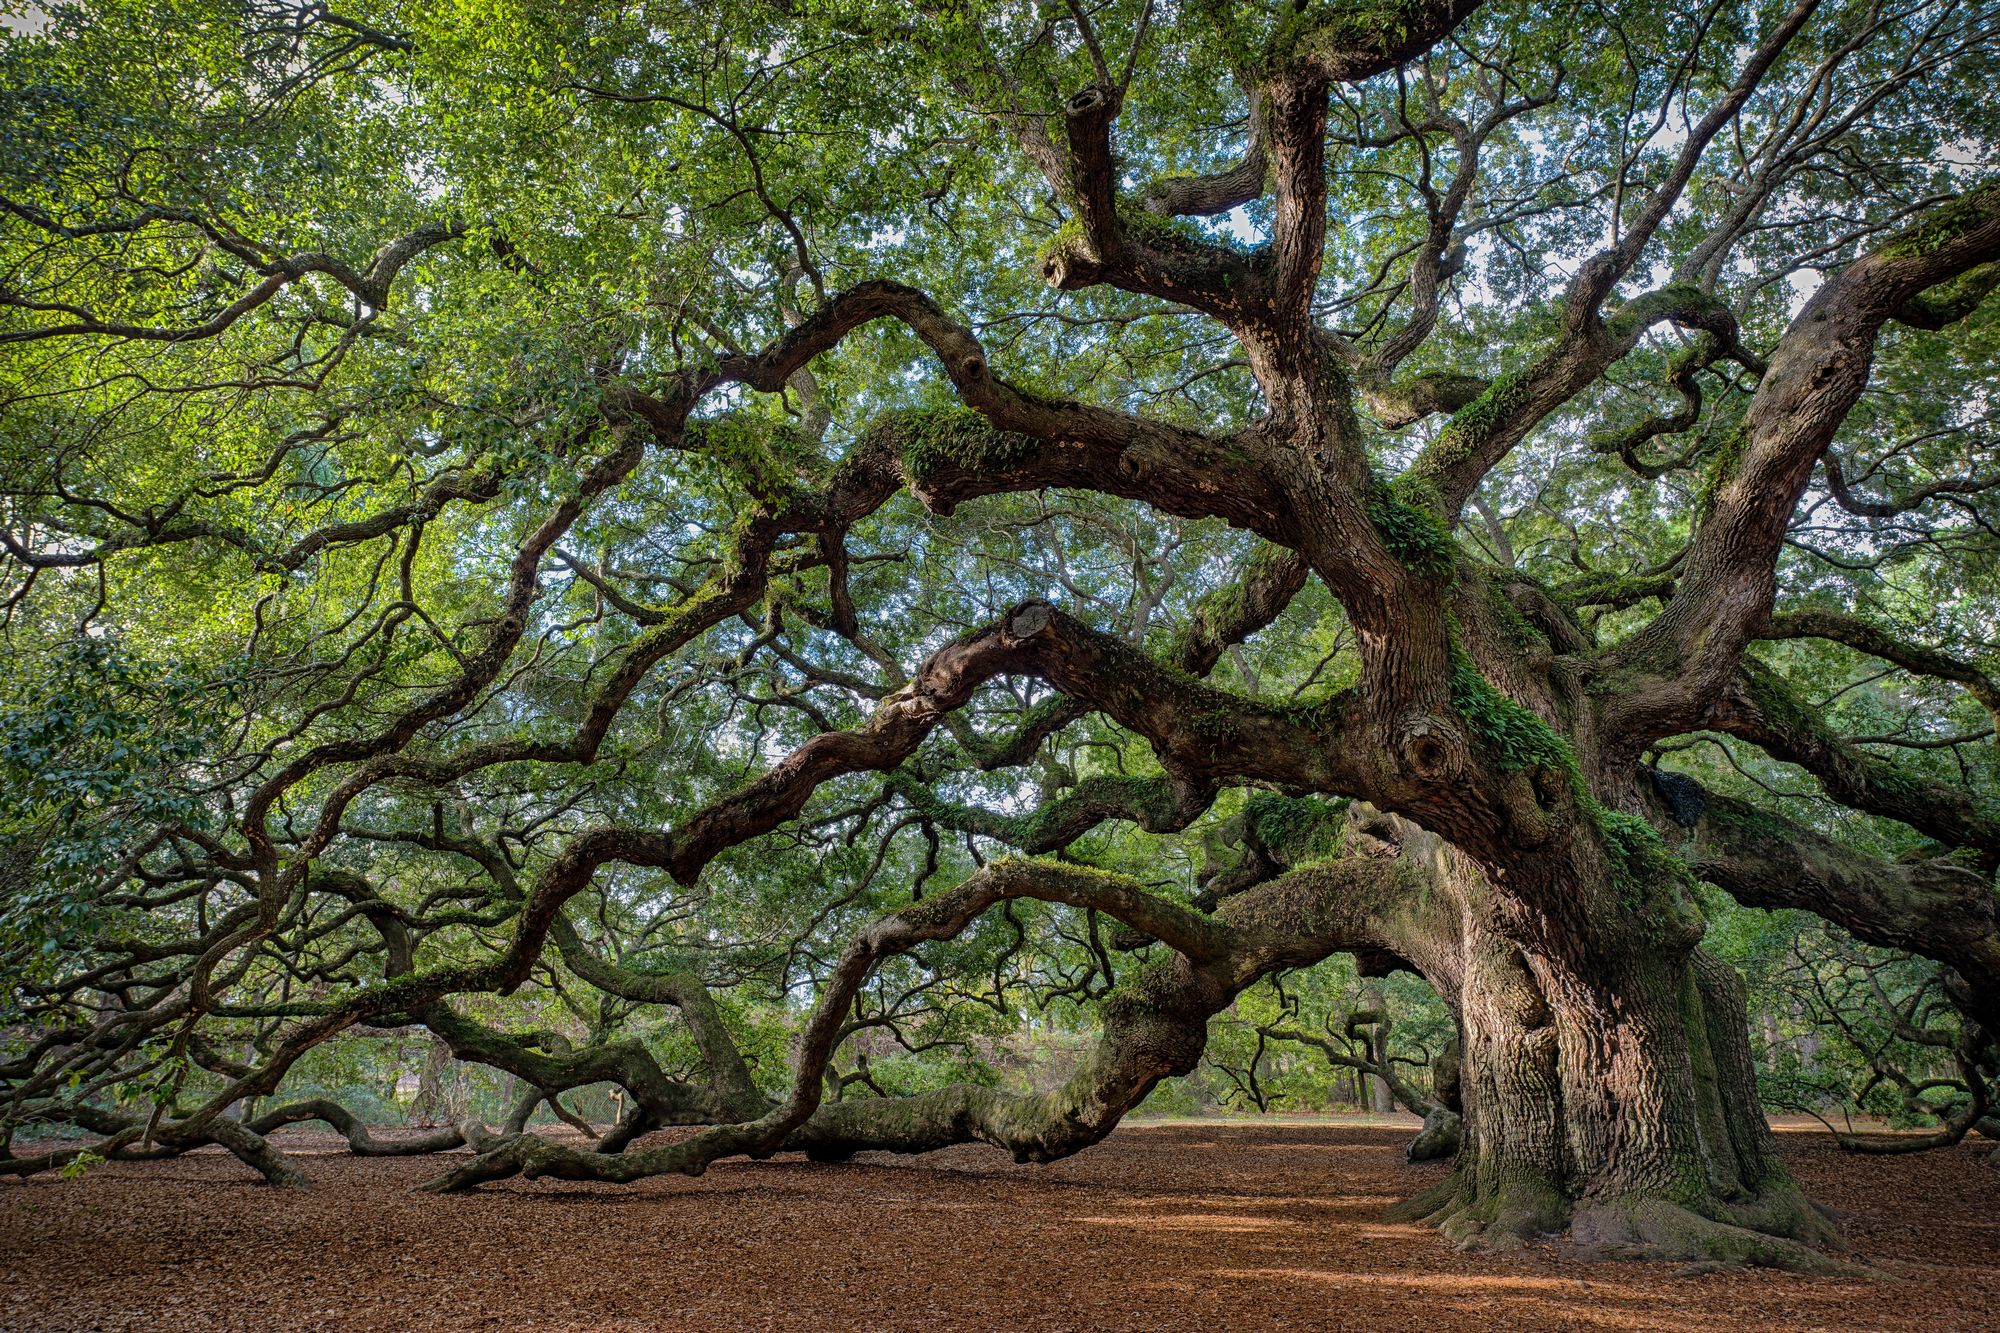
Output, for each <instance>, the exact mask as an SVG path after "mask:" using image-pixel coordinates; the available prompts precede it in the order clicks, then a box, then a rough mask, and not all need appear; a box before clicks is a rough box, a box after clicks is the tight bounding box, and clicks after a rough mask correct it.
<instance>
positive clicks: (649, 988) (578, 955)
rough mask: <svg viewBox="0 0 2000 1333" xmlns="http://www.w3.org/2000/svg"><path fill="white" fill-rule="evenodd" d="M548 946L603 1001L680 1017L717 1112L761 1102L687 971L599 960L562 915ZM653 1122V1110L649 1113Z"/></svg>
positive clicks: (725, 1030)
mask: <svg viewBox="0 0 2000 1333" xmlns="http://www.w3.org/2000/svg"><path fill="white" fill-rule="evenodd" d="M549 940H550V942H551V943H553V944H554V945H555V946H556V950H557V952H559V953H560V954H561V955H562V960H563V963H564V965H565V966H567V967H568V968H569V970H570V971H572V972H574V973H576V975H577V976H579V977H581V978H582V979H583V980H585V981H587V982H589V983H590V984H591V985H592V986H595V987H596V988H597V989H599V990H601V991H603V992H605V993H606V994H609V995H616V996H619V997H620V998H622V999H627V1000H634V1001H637V1002H639V1003H642V1004H670V1005H673V1006H674V1007H675V1008H676V1009H678V1010H679V1011H680V1015H681V1021H682V1022H683V1023H685V1024H686V1025H687V1029H688V1031H689V1033H690V1034H692V1036H693V1037H694V1042H695V1048H696V1049H697V1050H699V1051H700V1052H701V1058H702V1063H703V1064H704V1065H706V1066H707V1068H708V1077H709V1083H710V1092H711V1094H712V1095H713V1097H714V1099H715V1100H716V1102H717V1103H718V1104H720V1105H721V1106H724V1107H727V1108H730V1109H731V1110H733V1111H738V1112H740V1111H742V1110H743V1109H745V1108H749V1107H752V1106H756V1105H758V1104H760V1102H761V1101H762V1098H761V1096H760V1094H759V1093H758V1092H757V1087H756V1084H755V1083H754V1082H753V1081H752V1080H751V1078H750V1069H749V1066H747V1065H746V1064H745V1063H744V1062H743V1054H742V1052H741V1051H740V1050H738V1049H737V1046H736V1040H735V1038H734V1037H732V1036H731V1035H730V1033H729V1025H728V1024H727V1023H725V1022H724V1021H723V1018H722V1010H721V1009H720V1007H718V1006H717V1005H716V1003H715V997H714V996H712V995H710V994H709V990H708V987H707V986H706V985H704V984H703V983H702V980H701V978H699V977H697V976H696V975H694V973H692V972H687V971H680V970H676V971H671V972H642V971H639V970H637V969H635V968H630V967H621V966H619V965H618V964H616V963H613V962H612V961H610V960H609V959H607V958H604V957H603V956H601V955H599V954H598V953H597V952H595V951H594V950H592V949H591V948H590V946H589V945H587V944H585V943H584V942H583V940H582V938H581V937H580V936H578V935H577V933H576V927H575V926H574V925H573V924H572V923H571V921H570V919H569V915H568V913H561V914H559V915H558V916H557V917H556V919H555V921H554V923H553V924H552V925H551V927H550V929H549ZM653 1109H654V1114H655V1117H656V1118H657V1116H658V1108H653Z"/></svg>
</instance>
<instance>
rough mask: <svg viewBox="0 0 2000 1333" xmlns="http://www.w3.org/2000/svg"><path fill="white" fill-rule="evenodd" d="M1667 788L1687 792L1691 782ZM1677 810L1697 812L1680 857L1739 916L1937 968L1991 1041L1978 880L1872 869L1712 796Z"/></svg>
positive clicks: (1973, 874) (1992, 957) (1995, 955)
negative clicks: (1967, 1001) (1961, 987)
mask: <svg viewBox="0 0 2000 1333" xmlns="http://www.w3.org/2000/svg"><path fill="white" fill-rule="evenodd" d="M1672 781H1673V783H1674V785H1675V787H1676V788H1677V789H1679V790H1681V791H1682V792H1692V791H1694V790H1696V787H1695V784H1694V782H1693V780H1692V779H1689V778H1685V777H1682V776H1680V775H1675V776H1674V778H1673V779H1672ZM1678 804H1679V805H1680V808H1682V809H1683V810H1684V811H1689V812H1692V811H1693V810H1695V809H1697V808H1698V809H1699V812H1700V813H1699V815H1698V817H1697V818H1696V821H1695V823H1694V826H1693V833H1692V837H1691V839H1690V841H1689V843H1688V847H1687V855H1688V856H1689V858H1690V860H1691V862H1692V865H1693V868H1694V871H1695V873H1696V874H1698V875H1700V876H1701V877H1702V878H1703V879H1706V880H1709V881H1710V882H1712V883H1714V884H1717V885H1719V886H1721V887H1722V888H1723V889H1724V890H1726V891H1727V892H1728V893H1729V894H1730V896H1731V897H1733V898H1735V899H1736V900H1737V901H1738V902H1741V903H1743V904H1745V905H1746V906H1750V907H1765V908H1784V907H1789V908H1799V909H1802V910H1804V911H1808V912H1812V913H1814V914H1816V915H1818V916H1821V917H1824V918H1826V919H1827V920H1828V921H1831V922H1833V923H1834V924H1836V925H1838V926H1840V927H1841V928H1842V929H1844V930H1846V931H1847V932H1848V933H1849V934H1851V935H1853V936H1855V937H1856V938H1857V939H1861V940H1866V941H1867V942H1868V943H1870V944H1880V945H1883V946H1885V947H1888V948H1892V949H1909V950H1911V951H1913V952H1916V953H1920V954H1922V955H1924V956H1925V957H1926V958H1933V959H1936V960H1937V961H1938V962H1941V963H1943V964H1945V965H1946V966H1948V967H1951V968H1953V969H1955V970H1956V971H1957V972H1958V974H1959V975H1960V976H1961V977H1963V978H1964V980H1965V982H1966V985H1967V987H1968V989H1969V993H1970V995H1971V997H1972V1003H1973V1005H1974V1010H1975V1012H1974V1016H1975V1017H1976V1018H1978V1019H1979V1021H1980V1022H1981V1023H1982V1024H1983V1025H1984V1026H1985V1027H1986V1028H1987V1030H1988V1031H2000V899H1996V898H1995V895H1994V890H1993V886H1992V883H1991V881H1990V879H1989V877H1988V876H1987V875H1984V874H1981V873H1980V872H1979V871H1977V870H1975V869H1973V868H1972V867H1970V866H1967V865H1964V864H1961V863H1959V862H1958V861H1956V860H1954V859H1953V858H1951V857H1939V858H1936V859H1933V860H1927V861H1915V862H1910V863H1891V862H1887V861H1882V860H1878V859H1877V858H1875V857H1872V856H1866V855H1863V854H1862V853H1860V852H1856V851H1853V850H1852V849H1850V848H1847V847H1843V846H1842V845H1841V844H1839V843H1838V842H1835V841H1834V840H1833V839H1831V838H1827V837H1824V836H1822V835H1820V834H1818V833H1815V832H1814V831H1813V830H1811V829H1809V828H1806V827H1805V826H1803V825H1801V824H1798V823H1795V822H1793V821H1792V820H1789V819H1785V818H1783V817H1782V816H1779V815H1775V814H1772V813H1771V812H1769V811H1767V810H1763V809H1760V808H1759V807H1757V806H1755V805H1752V804H1751V803H1750V802H1748V801H1743V800H1739V799H1737V798H1735V797H1732V796H1724V795H1720V794H1718V793H1715V792H1703V793H1700V796H1699V799H1698V800H1697V801H1694V802H1687V801H1681V802H1678Z"/></svg>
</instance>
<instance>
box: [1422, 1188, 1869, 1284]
mask: <svg viewBox="0 0 2000 1333" xmlns="http://www.w3.org/2000/svg"><path fill="white" fill-rule="evenodd" d="M1716 1208H1717V1212H1718V1213H1720V1214H1725V1215H1726V1218H1725V1217H1724V1216H1717V1217H1708V1216H1704V1215H1703V1214H1701V1213H1699V1212H1696V1211H1695V1210H1694V1209H1691V1208H1688V1207H1685V1206H1683V1205H1681V1204H1678V1203H1674V1202H1672V1201H1670V1200H1667V1199H1663V1198H1659V1197H1656V1196H1637V1197H1630V1198H1622V1199H1595V1200H1585V1201H1583V1202H1580V1203H1572V1202H1571V1201H1570V1200H1569V1199H1567V1198H1566V1197H1564V1196H1563V1195H1562V1194H1561V1193H1560V1192H1558V1191H1557V1190H1555V1189H1554V1188H1553V1187H1552V1186H1550V1185H1548V1184H1546V1183H1541V1182H1535V1181H1530V1180H1519V1181H1511V1182H1506V1183H1503V1184H1501V1185H1499V1186H1497V1187H1495V1188H1494V1189H1493V1190H1492V1191H1491V1192H1490V1193H1488V1194H1485V1195H1483V1196H1482V1195H1479V1194H1476V1193H1475V1192H1474V1191H1473V1189H1472V1188H1471V1185H1470V1183H1469V1182H1468V1181H1467V1180H1466V1178H1465V1176H1464V1174H1463V1173H1462V1172H1461V1173H1454V1174H1453V1175H1451V1176H1449V1177H1447V1178H1446V1179H1444V1180H1441V1181H1439V1182H1438V1183H1437V1184H1435V1185H1433V1186H1431V1188H1429V1189H1427V1190H1425V1191H1424V1192H1423V1193H1421V1194H1418V1195H1416V1196H1415V1197H1413V1198H1410V1199H1406V1200H1404V1201H1403V1202H1402V1203H1399V1204H1396V1205H1394V1206H1393V1207H1391V1208H1390V1209H1389V1210H1388V1212H1387V1213H1386V1214H1385V1216H1386V1218H1387V1220H1389V1221H1392V1222H1418V1221H1424V1222H1429V1223H1431V1224H1432V1225H1434V1226H1436V1227H1437V1228H1438V1231H1439V1232H1440V1234H1442V1235H1443V1236H1444V1237H1445V1238H1446V1239H1447V1240H1449V1241H1451V1242H1452V1244H1453V1245H1454V1246H1455V1247H1456V1248H1457V1249H1459V1250H1461V1251H1472V1250H1501V1251H1504V1250H1514V1249H1520V1248H1523V1247H1524V1246H1527V1245H1531V1244H1537V1243H1541V1242H1544V1241H1547V1240H1549V1239H1550V1238H1552V1237H1556V1236H1560V1235H1562V1234H1564V1233H1565V1232H1567V1233H1568V1236H1569V1238H1570V1240H1571V1241H1573V1242H1574V1243H1575V1244H1576V1245H1577V1246H1578V1248H1579V1249H1580V1250H1581V1251H1582V1252H1584V1253H1586V1254H1588V1255H1589V1256H1590V1257H1592V1258H1600V1259H1645V1260H1658V1261H1669V1262H1680V1263H1686V1264H1689V1265H1692V1266H1694V1267H1692V1268H1691V1269H1690V1271H1712V1270H1716V1269H1721V1268H1741V1267H1746V1266H1754V1267H1761V1268H1782V1269H1786V1270H1788V1271H1791V1272H1797V1273H1822V1274H1836V1275H1843V1276H1850V1277H1868V1276H1879V1274H1877V1273H1875V1272H1874V1270H1872V1269H1869V1268H1866V1267H1864V1266H1862V1265H1859V1264H1856V1263H1853V1262H1851V1261H1850V1260H1847V1259H1845V1258H1842V1257H1841V1255H1842V1254H1844V1253H1845V1251H1846V1249H1847V1246H1846V1243H1845V1242H1844V1241H1843V1239H1842V1238H1841V1236H1840V1233H1839V1231H1838V1230H1837V1229H1836V1228H1835V1227H1834V1225H1833V1222H1832V1220H1831V1218H1830V1217H1829V1216H1828V1214H1827V1213H1826V1210H1825V1209H1823V1208H1820V1207H1819V1206H1818V1205H1817V1204H1815V1203H1813V1202H1812V1200H1810V1199H1809V1198H1807V1197H1806V1195H1805V1194H1804V1192H1803V1191H1801V1190H1799V1188H1798V1187H1797V1186H1796V1185H1793V1184H1791V1183H1790V1182H1789V1181H1786V1182H1783V1183H1782V1184H1781V1185H1779V1186H1777V1187H1774V1188H1773V1189H1772V1190H1770V1191H1769V1192H1767V1193H1766V1194H1763V1195H1760V1196H1758V1198H1756V1199H1755V1200H1752V1201H1750V1202H1748V1203H1736V1204H1718V1205H1716ZM1828 1251H1833V1253H1829V1252H1828Z"/></svg>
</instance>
